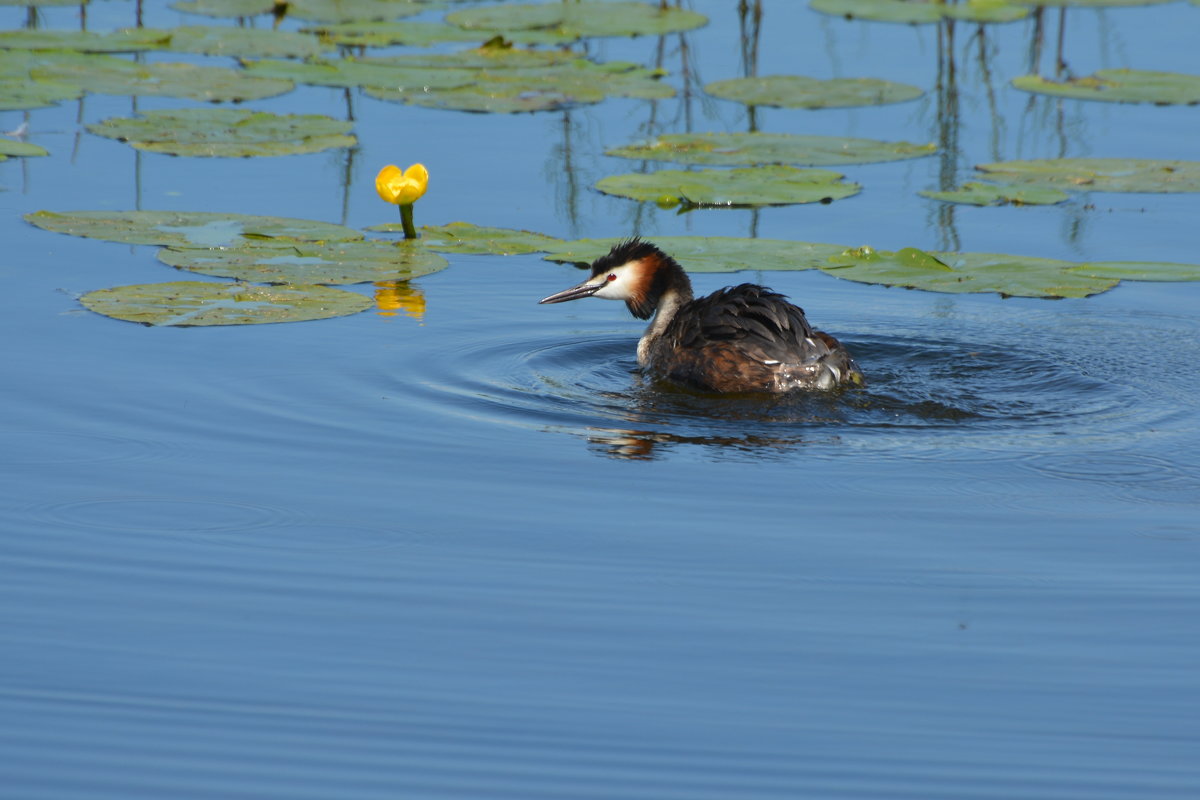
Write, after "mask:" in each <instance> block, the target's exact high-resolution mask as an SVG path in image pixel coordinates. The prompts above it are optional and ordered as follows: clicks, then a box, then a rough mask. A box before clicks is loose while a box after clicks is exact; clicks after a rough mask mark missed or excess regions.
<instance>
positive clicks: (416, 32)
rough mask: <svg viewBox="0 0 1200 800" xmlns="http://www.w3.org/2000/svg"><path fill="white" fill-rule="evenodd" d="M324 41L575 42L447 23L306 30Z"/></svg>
mask: <svg viewBox="0 0 1200 800" xmlns="http://www.w3.org/2000/svg"><path fill="white" fill-rule="evenodd" d="M301 30H302V31H306V32H309V33H315V34H317V35H318V36H320V37H321V39H322V40H323V41H327V42H332V43H334V44H337V45H342V46H345V47H389V46H391V45H408V46H410V47H428V46H430V45H432V44H438V43H440V42H481V41H486V40H488V39H491V38H493V37H495V36H498V35H503V36H504V38H505V39H507V40H508V41H510V42H514V43H516V44H543V45H559V44H568V43H570V42H573V41H575V40H576V39H577V38H578V37H576V36H575V35H574V34H572V33H564V32H559V31H551V30H533V31H504V32H503V34H501V32H500V31H485V30H464V29H463V28H459V27H458V26H456V25H447V24H446V23H444V22H342V23H334V24H328V25H319V26H313V27H309V28H302V29H301Z"/></svg>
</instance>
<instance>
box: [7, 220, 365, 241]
mask: <svg viewBox="0 0 1200 800" xmlns="http://www.w3.org/2000/svg"><path fill="white" fill-rule="evenodd" d="M25 221H26V222H29V223H30V224H32V225H35V226H37V227H39V228H41V229H43V230H47V231H54V232H55V233H65V234H69V235H71V236H86V237H88V238H90V239H104V240H106V241H110V242H124V243H126V244H154V245H177V246H191V247H228V246H232V245H237V244H240V243H242V242H245V241H247V240H263V239H271V238H275V237H284V238H288V239H300V240H304V241H356V240H358V239H361V238H362V234H361V233H359V232H358V231H356V230H354V229H353V228H347V227H346V226H344V225H335V224H333V223H330V222H319V221H315V220H307V219H293V218H289V217H264V216H256V215H251V214H222V213H219V212H214V211H68V212H62V213H59V212H54V211H37V212H34V213H31V214H26V215H25Z"/></svg>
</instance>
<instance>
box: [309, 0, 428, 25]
mask: <svg viewBox="0 0 1200 800" xmlns="http://www.w3.org/2000/svg"><path fill="white" fill-rule="evenodd" d="M429 7H430V6H429V3H428V2H426V3H421V2H418V0H288V3H287V16H288V17H290V18H291V19H302V20H306V21H309V22H369V21H371V20H379V21H380V22H387V21H390V20H395V19H402V18H403V17H411V16H413V15H414V14H420V13H421V12H423V11H428V10H429Z"/></svg>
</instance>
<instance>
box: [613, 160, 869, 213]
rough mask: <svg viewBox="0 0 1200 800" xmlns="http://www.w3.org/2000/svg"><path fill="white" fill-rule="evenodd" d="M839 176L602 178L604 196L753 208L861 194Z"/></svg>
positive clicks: (709, 172)
mask: <svg viewBox="0 0 1200 800" xmlns="http://www.w3.org/2000/svg"><path fill="white" fill-rule="evenodd" d="M843 177H845V176H843V175H842V174H840V173H837V172H832V171H829V170H820V169H797V168H796V167H790V166H768V167H749V168H746V169H729V170H722V169H705V170H696V171H690V172H689V171H684V170H660V171H658V172H651V173H646V174H640V173H629V174H625V175H610V176H608V177H606V178H601V179H600V180H599V181H598V182H597V183H596V188H597V189H599V190H600V191H601V192H604V193H605V194H613V195H619V196H621V197H628V198H631V199H633V200H641V201H650V202H655V203H658V204H659V205H660V206H662V207H664V208H670V207H672V206H677V205H679V206H683V207H685V208H687V207H695V206H724V207H754V206H774V205H792V204H796V203H828V202H832V201H833V200H839V199H841V198H844V197H850V196H852V195H855V194H858V193H859V192H860V191H861V190H862V187H861V186H859V185H858V184H857V183H844V182H842V178H843Z"/></svg>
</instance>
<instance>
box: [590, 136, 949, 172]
mask: <svg viewBox="0 0 1200 800" xmlns="http://www.w3.org/2000/svg"><path fill="white" fill-rule="evenodd" d="M935 152H937V145H934V144H912V143H911V142H882V141H879V140H876V139H851V138H846V137H841V136H801V135H797V134H790V133H668V134H663V135H660V136H658V137H657V138H655V139H653V140H651V141H649V142H646V143H644V144H634V145H626V146H624V147H614V148H613V149H611V150H608V151H607V152H606V155H610V156H619V157H621V158H631V159H646V160H652V161H673V162H677V163H680V164H705V165H711V166H736V165H741V164H808V165H821V166H828V165H837V164H867V163H873V162H881V161H899V160H902V159H908V158H921V157H923V156H927V155H931V154H933V153H935Z"/></svg>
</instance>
